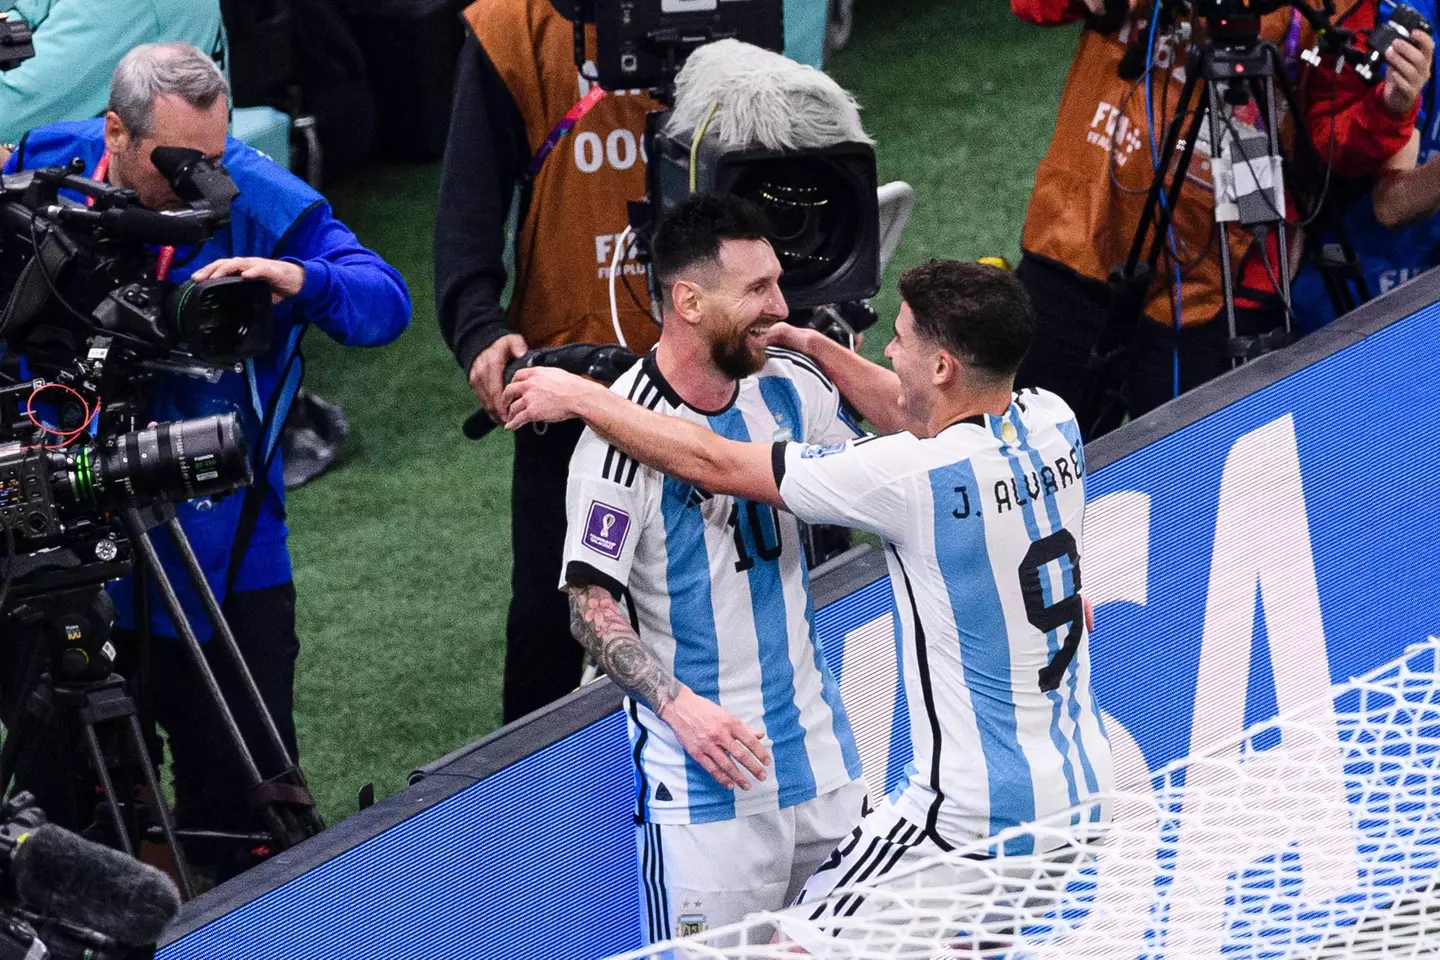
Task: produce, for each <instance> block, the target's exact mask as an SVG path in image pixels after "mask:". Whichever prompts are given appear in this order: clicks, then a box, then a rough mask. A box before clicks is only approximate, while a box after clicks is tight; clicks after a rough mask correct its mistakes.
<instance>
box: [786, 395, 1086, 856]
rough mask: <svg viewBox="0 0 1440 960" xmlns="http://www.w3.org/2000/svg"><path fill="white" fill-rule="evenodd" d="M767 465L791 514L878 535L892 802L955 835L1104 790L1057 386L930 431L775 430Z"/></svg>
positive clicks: (1079, 470) (1077, 443)
mask: <svg viewBox="0 0 1440 960" xmlns="http://www.w3.org/2000/svg"><path fill="white" fill-rule="evenodd" d="M774 462H775V469H776V473H777V478H776V479H777V483H778V484H779V487H780V494H781V496H782V497H783V498H784V501H785V503H786V505H787V506H788V507H789V508H790V509H791V510H793V511H794V513H795V515H796V516H797V517H800V518H801V519H803V520H806V521H810V522H815V523H836V524H845V525H847V526H852V527H857V528H859V529H862V530H869V531H871V532H873V533H875V534H878V535H879V536H880V537H882V538H884V540H885V541H886V558H887V561H888V563H889V567H890V577H891V580H892V583H893V586H894V590H895V607H896V610H895V613H896V624H897V630H898V631H900V633H901V636H902V638H903V641H904V642H903V643H902V644H901V649H902V651H903V653H902V656H903V660H904V662H903V665H902V669H903V673H902V676H903V677H904V684H905V693H906V697H907V700H908V703H909V710H910V736H911V740H912V742H913V744H914V748H915V753H914V760H913V761H912V764H911V766H910V768H909V769H908V770H907V774H908V776H907V778H906V781H905V782H903V783H902V785H901V787H900V789H899V790H897V791H896V793H894V794H892V797H896V798H897V800H896V802H897V804H899V803H902V800H901V799H899V797H900V796H901V795H902V794H903V797H904V799H903V802H904V803H905V804H907V805H908V806H909V809H906V810H903V811H902V813H903V815H904V816H906V817H907V818H909V819H910V820H912V821H913V822H915V823H923V824H926V825H927V826H928V827H929V828H930V832H931V833H932V834H934V835H936V836H937V838H938V840H939V841H940V842H941V843H945V842H949V843H961V842H964V841H967V840H971V839H974V838H981V837H987V836H990V835H992V834H994V833H996V832H997V831H1000V830H1003V829H1005V828H1007V827H1011V826H1015V825H1017V824H1020V823H1025V822H1027V821H1031V820H1034V819H1036V818H1040V817H1045V816H1048V815H1051V814H1053V813H1056V812H1059V811H1061V810H1064V809H1065V808H1067V807H1071V806H1074V805H1076V804H1078V803H1080V802H1082V801H1084V800H1086V799H1088V798H1089V797H1090V796H1091V795H1093V794H1095V793H1097V792H1101V791H1105V790H1108V789H1109V788H1110V786H1111V761H1110V745H1109V741H1108V739H1107V737H1106V734H1105V728H1104V724H1103V723H1102V722H1101V719H1100V712H1099V709H1098V708H1097V707H1096V705H1095V701H1094V698H1093V697H1092V695H1091V690H1090V659H1089V652H1088V644H1087V638H1086V631H1085V616H1084V610H1083V607H1082V601H1081V598H1080V586H1081V577H1080V569H1081V542H1082V521H1083V518H1084V512H1085V481H1084V477H1085V452H1084V447H1083V445H1082V443H1081V440H1080V431H1079V429H1078V428H1077V427H1076V424H1075V415H1074V413H1072V412H1071V410H1070V408H1069V407H1067V406H1066V405H1065V402H1064V401H1063V400H1061V399H1060V398H1059V397H1057V396H1055V395H1054V394H1052V393H1048V392H1044V391H1035V390H1030V389H1027V390H1024V391H1021V392H1020V393H1018V394H1016V395H1015V396H1014V398H1013V401H1012V402H1011V404H1010V407H1009V409H1007V410H1006V411H1005V413H1004V414H1003V415H1002V416H992V415H980V416H976V417H972V418H969V419H967V420H964V421H961V422H959V423H955V424H952V425H951V426H949V427H946V428H945V429H944V430H942V431H941V432H940V434H939V435H938V436H936V437H934V438H930V439H924V440H922V439H918V438H916V437H915V436H913V435H911V434H908V433H901V434H895V435H892V436H886V437H867V438H863V439H860V440H856V441H852V442H848V443H845V444H839V445H831V446H828V447H826V446H813V445H803V444H798V443H795V444H787V445H785V446H784V447H783V448H779V447H777V456H776V457H775V460H774ZM1101 815H1103V813H1102V814H1101ZM1030 843H1031V841H1030V840H1029V839H1026V840H1022V841H1016V842H1015V844H1014V846H1015V849H1014V850H1012V851H1010V852H1012V853H1017V854H1018V853H1028V852H1037V851H1030V850H1028V849H1023V848H1024V847H1026V846H1027V845H1028V844H1030Z"/></svg>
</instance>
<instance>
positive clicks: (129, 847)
mask: <svg viewBox="0 0 1440 960" xmlns="http://www.w3.org/2000/svg"><path fill="white" fill-rule="evenodd" d="M80 726H81V729H83V730H84V731H85V749H86V751H87V752H88V753H89V754H90V765H91V766H92V767H94V768H95V777H96V779H98V780H99V781H100V789H101V791H102V792H103V793H104V794H105V809H106V812H107V813H108V814H109V815H110V826H111V827H112V828H113V829H114V831H115V839H116V841H117V842H118V843H119V844H120V849H121V850H123V851H124V852H125V853H127V854H129V855H130V856H132V857H133V856H135V847H134V845H133V844H132V843H131V842H130V833H129V831H127V830H126V829H125V819H124V818H123V817H121V816H120V802H119V800H117V799H116V796H115V783H114V782H113V781H112V780H111V779H110V769H109V768H108V767H106V766H105V753H104V751H102V750H101V749H100V738H99V737H98V736H96V734H95V726H94V724H92V723H90V722H88V721H86V722H83V723H81V725H80Z"/></svg>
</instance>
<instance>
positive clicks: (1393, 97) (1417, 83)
mask: <svg viewBox="0 0 1440 960" xmlns="http://www.w3.org/2000/svg"><path fill="white" fill-rule="evenodd" d="M1434 57H1435V41H1434V40H1432V39H1431V38H1430V35H1429V34H1428V33H1421V32H1420V31H1419V30H1415V31H1413V32H1411V34H1410V40H1408V41H1406V40H1396V41H1395V42H1394V43H1392V44H1390V47H1389V49H1388V50H1386V51H1385V62H1386V63H1387V64H1388V65H1389V67H1390V69H1388V70H1386V71H1385V90H1384V93H1383V97H1384V100H1385V109H1387V110H1389V111H1390V112H1391V113H1400V114H1403V113H1409V112H1410V110H1411V109H1413V108H1414V106H1415V103H1416V101H1417V100H1419V99H1420V93H1421V91H1423V90H1424V89H1425V84H1426V82H1427V81H1429V79H1430V64H1431V63H1432V62H1433V60H1434Z"/></svg>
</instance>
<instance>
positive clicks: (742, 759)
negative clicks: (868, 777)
mask: <svg viewBox="0 0 1440 960" xmlns="http://www.w3.org/2000/svg"><path fill="white" fill-rule="evenodd" d="M566 590H567V592H568V593H569V594H570V632H571V633H572V634H574V636H575V639H576V640H578V641H580V645H581V646H583V647H584V648H585V649H586V650H588V651H589V652H590V655H591V656H592V657H593V658H594V659H595V662H596V663H598V664H599V665H600V666H601V667H602V668H603V669H604V671H605V673H606V675H607V676H609V677H610V679H611V680H613V681H615V683H617V684H619V685H620V687H621V688H622V689H624V690H625V691H626V692H627V693H629V694H630V695H631V696H632V697H636V698H637V699H640V700H643V701H644V702H645V704H646V706H648V707H649V708H650V709H651V710H652V711H653V712H654V713H655V715H656V716H657V717H659V718H660V719H661V720H663V721H665V723H667V724H669V725H670V728H671V729H672V730H674V731H675V736H676V737H677V738H678V739H679V741H680V745H681V746H682V747H684V748H685V752H686V753H688V754H690V756H692V757H694V758H695V761H696V762H697V763H699V764H700V765H701V766H702V767H704V768H705V770H706V771H707V772H708V773H709V774H710V776H712V777H714V778H715V779H716V781H717V782H718V783H719V784H720V785H721V786H722V787H725V788H726V789H727V790H728V789H733V788H735V787H737V786H738V787H740V788H741V789H742V790H749V789H750V781H749V780H747V779H746V778H745V774H744V773H742V772H741V769H740V767H741V766H743V767H744V768H745V770H748V771H749V772H750V774H751V776H753V777H755V779H757V780H764V779H765V767H766V765H767V764H769V763H770V751H768V750H766V749H765V744H764V743H763V742H762V739H761V737H760V735H759V734H758V733H756V732H755V731H754V730H751V729H750V728H749V727H747V726H746V725H745V724H744V723H741V722H740V720H739V718H737V717H736V716H735V715H734V714H732V713H730V711H728V710H726V709H725V708H724V707H721V706H719V705H718V704H714V703H711V702H710V701H709V700H706V699H705V698H704V697H702V696H700V695H699V694H697V693H695V692H694V691H693V690H691V689H690V688H689V687H687V686H685V684H683V683H681V682H680V681H679V680H677V679H675V675H674V674H673V673H671V672H670V670H668V669H667V668H666V667H665V665H664V664H663V663H661V662H660V661H659V660H658V659H657V658H656V657H655V656H654V655H653V654H652V653H651V652H650V651H649V650H647V649H646V648H645V645H644V644H642V643H641V642H640V637H639V636H638V635H637V634H636V633H635V628H634V627H632V626H630V620H629V618H628V617H626V616H625V612H624V611H623V610H621V609H620V604H619V602H618V601H616V599H615V597H614V596H613V595H611V593H610V591H609V590H607V589H606V588H605V587H601V586H595V585H589V586H576V585H574V584H571V585H569V586H567V588H566ZM737 761H738V762H739V765H738V766H737V763H736V762H737Z"/></svg>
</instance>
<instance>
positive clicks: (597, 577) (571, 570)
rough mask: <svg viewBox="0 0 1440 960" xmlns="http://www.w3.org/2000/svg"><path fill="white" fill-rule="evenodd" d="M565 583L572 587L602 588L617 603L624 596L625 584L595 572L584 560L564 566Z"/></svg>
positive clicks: (599, 571)
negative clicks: (608, 592) (607, 591)
mask: <svg viewBox="0 0 1440 960" xmlns="http://www.w3.org/2000/svg"><path fill="white" fill-rule="evenodd" d="M565 583H566V584H567V585H568V586H572V587H604V588H605V589H606V590H609V591H610V595H611V596H612V597H614V598H615V602H616V603H619V602H620V601H621V599H622V598H624V596H625V593H626V591H625V584H623V583H621V582H620V581H619V580H616V579H615V578H614V577H612V576H610V574H608V573H606V572H605V571H604V570H597V569H595V568H594V567H592V566H590V564H588V563H586V562H585V561H584V560H571V561H570V562H569V563H567V564H565Z"/></svg>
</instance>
